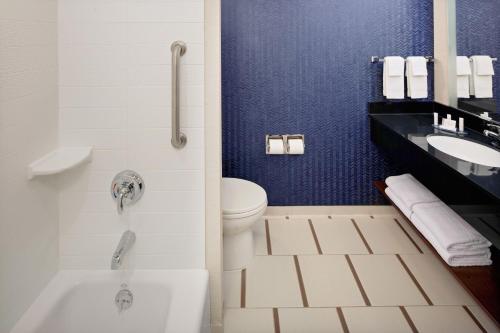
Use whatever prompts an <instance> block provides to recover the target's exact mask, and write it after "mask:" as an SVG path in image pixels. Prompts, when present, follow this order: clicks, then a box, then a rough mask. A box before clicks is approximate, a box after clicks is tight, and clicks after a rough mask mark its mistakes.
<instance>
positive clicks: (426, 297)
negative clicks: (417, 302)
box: [396, 254, 433, 305]
mask: <svg viewBox="0 0 500 333" xmlns="http://www.w3.org/2000/svg"><path fill="white" fill-rule="evenodd" d="M396 257H397V258H398V260H399V262H400V263H401V265H402V266H403V268H404V269H405V271H406V273H408V275H409V276H410V278H411V279H412V281H413V283H414V284H415V286H416V287H417V289H418V290H419V291H420V293H421V294H422V296H423V297H424V299H425V301H426V302H427V304H428V305H433V304H432V301H431V299H430V298H429V296H427V294H426V293H425V291H424V288H422V286H421V285H420V283H419V282H418V280H417V278H416V277H415V275H413V273H412V272H411V270H410V268H409V267H408V265H406V263H405V262H404V260H403V258H401V256H400V255H399V254H396Z"/></svg>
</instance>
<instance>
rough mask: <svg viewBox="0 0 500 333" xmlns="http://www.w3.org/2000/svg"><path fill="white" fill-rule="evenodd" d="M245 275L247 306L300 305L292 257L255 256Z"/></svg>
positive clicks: (300, 299) (300, 300)
mask: <svg viewBox="0 0 500 333" xmlns="http://www.w3.org/2000/svg"><path fill="white" fill-rule="evenodd" d="M246 274H247V275H246V281H247V286H246V306H247V307H248V308H263V307H267V308H272V307H302V305H303V304H302V298H301V295H300V289H299V283H298V279H297V272H296V269H295V264H294V261H293V257H290V256H256V257H255V258H254V260H253V261H252V262H251V263H250V264H249V265H248V266H247V273H246Z"/></svg>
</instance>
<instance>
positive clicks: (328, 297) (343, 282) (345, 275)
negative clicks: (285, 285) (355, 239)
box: [299, 255, 365, 307]
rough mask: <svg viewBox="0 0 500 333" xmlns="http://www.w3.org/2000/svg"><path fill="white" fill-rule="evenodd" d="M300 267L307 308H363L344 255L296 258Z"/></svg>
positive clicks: (361, 298) (362, 302)
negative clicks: (357, 306)
mask: <svg viewBox="0 0 500 333" xmlns="http://www.w3.org/2000/svg"><path fill="white" fill-rule="evenodd" d="M299 263H300V269H301V272H302V277H303V279H304V286H305V291H306V295H307V299H308V301H309V306H310V307H335V306H356V305H359V306H362V305H365V303H364V301H363V297H362V296H361V293H360V291H359V289H358V287H357V285H356V281H355V280H354V277H353V275H352V272H351V270H350V268H349V265H348V263H347V261H346V259H345V257H344V256H343V255H323V256H299Z"/></svg>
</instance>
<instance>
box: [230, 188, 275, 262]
mask: <svg viewBox="0 0 500 333" xmlns="http://www.w3.org/2000/svg"><path fill="white" fill-rule="evenodd" d="M266 208H267V195H266V191H265V190H264V189H263V188H262V187H260V186H259V185H257V184H255V183H252V182H249V181H247V180H243V179H238V178H222V215H223V240H224V270H225V271H230V270H236V269H242V268H245V267H246V265H247V264H248V263H249V262H250V260H252V258H253V256H254V241H253V231H252V227H253V226H254V224H255V223H256V222H257V221H258V220H259V218H260V217H261V216H262V215H263V214H264V212H265V211H266Z"/></svg>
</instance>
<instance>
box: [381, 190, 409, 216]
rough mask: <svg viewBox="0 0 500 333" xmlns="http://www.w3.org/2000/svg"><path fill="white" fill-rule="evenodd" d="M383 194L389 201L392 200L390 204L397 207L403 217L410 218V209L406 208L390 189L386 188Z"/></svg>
mask: <svg viewBox="0 0 500 333" xmlns="http://www.w3.org/2000/svg"><path fill="white" fill-rule="evenodd" d="M385 194H386V195H387V196H388V197H389V199H391V200H392V202H393V203H394V204H395V205H396V206H398V208H399V210H400V211H402V212H403V214H405V216H406V217H407V218H410V217H411V214H412V211H411V208H410V207H408V206H406V205H405V203H404V202H403V200H401V198H400V197H398V196H397V194H396V193H394V192H393V191H392V190H391V188H390V187H387V188H386V189H385Z"/></svg>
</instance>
